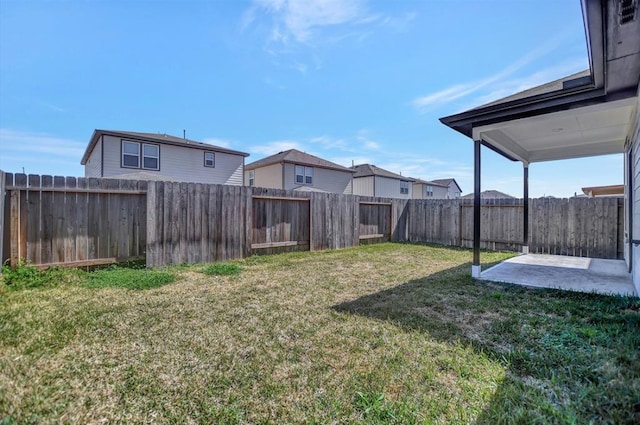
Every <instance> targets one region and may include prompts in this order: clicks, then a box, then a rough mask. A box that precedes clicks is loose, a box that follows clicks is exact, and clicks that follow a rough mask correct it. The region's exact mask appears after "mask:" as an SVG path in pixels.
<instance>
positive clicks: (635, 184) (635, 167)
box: [626, 84, 640, 294]
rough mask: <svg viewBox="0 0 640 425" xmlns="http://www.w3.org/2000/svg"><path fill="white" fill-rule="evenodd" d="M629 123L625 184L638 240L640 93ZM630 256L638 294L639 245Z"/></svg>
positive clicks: (634, 233) (639, 215)
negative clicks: (627, 162)
mask: <svg viewBox="0 0 640 425" xmlns="http://www.w3.org/2000/svg"><path fill="white" fill-rule="evenodd" d="M638 93H639V94H640V84H639V85H638ZM631 124H632V125H631V126H630V131H629V136H628V141H629V144H628V146H629V149H631V163H630V164H628V166H631V167H632V168H631V173H630V174H631V175H632V180H633V181H631V182H628V183H630V184H627V185H626V186H627V187H628V188H630V189H629V190H631V193H632V200H633V205H632V206H631V212H630V217H629V218H630V220H631V227H632V229H631V230H632V233H631V235H630V236H631V239H633V240H636V241H640V95H639V96H638V100H637V105H636V112H635V117H634V119H633V121H632V123H631ZM627 175H628V174H627ZM627 180H628V179H627ZM627 199H628V198H627ZM630 257H631V258H630V261H631V266H632V267H631V271H632V276H633V284H634V286H635V288H636V293H637V294H640V246H637V245H636V244H631V256H630Z"/></svg>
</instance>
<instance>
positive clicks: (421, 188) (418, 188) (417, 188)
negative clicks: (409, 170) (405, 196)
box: [413, 183, 427, 199]
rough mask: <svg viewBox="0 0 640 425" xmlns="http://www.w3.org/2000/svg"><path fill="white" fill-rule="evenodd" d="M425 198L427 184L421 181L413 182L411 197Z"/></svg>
mask: <svg viewBox="0 0 640 425" xmlns="http://www.w3.org/2000/svg"><path fill="white" fill-rule="evenodd" d="M426 198H427V185H425V184H422V183H414V184H413V199H426Z"/></svg>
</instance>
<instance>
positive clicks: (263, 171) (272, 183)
mask: <svg viewBox="0 0 640 425" xmlns="http://www.w3.org/2000/svg"><path fill="white" fill-rule="evenodd" d="M253 171H254V186H256V187H268V188H273V189H282V164H272V165H267V166H266V167H260V168H256V169H255V170H253ZM244 184H245V186H249V171H245V173H244Z"/></svg>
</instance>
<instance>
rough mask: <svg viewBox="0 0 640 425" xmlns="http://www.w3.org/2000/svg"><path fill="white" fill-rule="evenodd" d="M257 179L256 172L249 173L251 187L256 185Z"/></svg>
mask: <svg viewBox="0 0 640 425" xmlns="http://www.w3.org/2000/svg"><path fill="white" fill-rule="evenodd" d="M255 179H256V175H255V171H253V170H251V171H249V186H253V185H254V184H255Z"/></svg>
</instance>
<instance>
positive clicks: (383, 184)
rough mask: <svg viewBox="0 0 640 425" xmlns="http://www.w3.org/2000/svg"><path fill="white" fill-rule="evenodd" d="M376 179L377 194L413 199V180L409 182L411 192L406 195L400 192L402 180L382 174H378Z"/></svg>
mask: <svg viewBox="0 0 640 425" xmlns="http://www.w3.org/2000/svg"><path fill="white" fill-rule="evenodd" d="M375 179H376V181H375V185H376V193H375V196H381V197H383V198H400V199H411V197H412V193H413V187H412V186H413V185H412V184H411V182H409V193H408V194H406V195H405V194H403V193H400V180H396V179H390V178H387V177H381V176H376V177H375Z"/></svg>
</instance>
